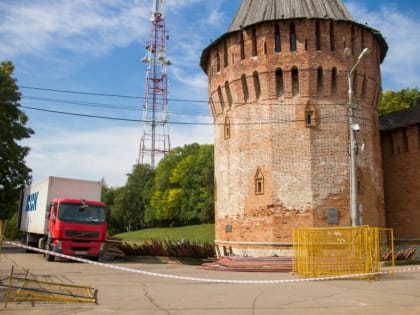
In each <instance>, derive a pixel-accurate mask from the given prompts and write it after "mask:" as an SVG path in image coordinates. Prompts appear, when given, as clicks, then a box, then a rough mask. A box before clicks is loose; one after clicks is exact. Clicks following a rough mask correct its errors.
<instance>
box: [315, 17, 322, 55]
mask: <svg viewBox="0 0 420 315" xmlns="http://www.w3.org/2000/svg"><path fill="white" fill-rule="evenodd" d="M315 43H316V50H321V30H320V26H319V22H316V24H315Z"/></svg>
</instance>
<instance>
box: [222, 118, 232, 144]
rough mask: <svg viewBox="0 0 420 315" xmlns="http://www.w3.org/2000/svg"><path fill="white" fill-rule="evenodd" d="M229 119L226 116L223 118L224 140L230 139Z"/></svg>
mask: <svg viewBox="0 0 420 315" xmlns="http://www.w3.org/2000/svg"><path fill="white" fill-rule="evenodd" d="M230 131H231V130H230V119H229V117H227V116H226V118H225V125H224V136H225V139H229V138H230Z"/></svg>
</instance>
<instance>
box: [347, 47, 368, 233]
mask: <svg viewBox="0 0 420 315" xmlns="http://www.w3.org/2000/svg"><path fill="white" fill-rule="evenodd" d="M368 51H369V49H368V48H365V49H363V51H362V52H361V53H360V55H359V57H358V58H357V61H356V63H355V64H354V66H353V67H352V68H351V70H350V71H349V73H348V74H347V81H348V87H349V89H348V111H349V154H350V162H349V164H350V196H349V198H350V207H349V208H350V219H351V225H352V226H358V222H357V221H358V220H357V218H358V215H357V187H356V183H357V176H356V142H355V136H354V129H353V125H354V123H353V86H352V74H353V72H354V70H356V68H357V66H358V65H359V63H360V61H361V60H362V58H363V57H364V56H365V55H366V54H367V53H368Z"/></svg>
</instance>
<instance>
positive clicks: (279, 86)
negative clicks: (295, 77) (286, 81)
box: [276, 69, 283, 97]
mask: <svg viewBox="0 0 420 315" xmlns="http://www.w3.org/2000/svg"><path fill="white" fill-rule="evenodd" d="M276 95H277V97H278V96H282V95H283V71H282V70H281V69H277V70H276Z"/></svg>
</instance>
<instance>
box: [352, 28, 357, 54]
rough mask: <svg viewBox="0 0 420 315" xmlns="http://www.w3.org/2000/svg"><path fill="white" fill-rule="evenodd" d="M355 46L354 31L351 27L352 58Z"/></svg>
mask: <svg viewBox="0 0 420 315" xmlns="http://www.w3.org/2000/svg"><path fill="white" fill-rule="evenodd" d="M355 46H356V31H355V30H354V26H352V27H351V54H352V55H353V56H354V50H355V48H356V47H355Z"/></svg>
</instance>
